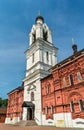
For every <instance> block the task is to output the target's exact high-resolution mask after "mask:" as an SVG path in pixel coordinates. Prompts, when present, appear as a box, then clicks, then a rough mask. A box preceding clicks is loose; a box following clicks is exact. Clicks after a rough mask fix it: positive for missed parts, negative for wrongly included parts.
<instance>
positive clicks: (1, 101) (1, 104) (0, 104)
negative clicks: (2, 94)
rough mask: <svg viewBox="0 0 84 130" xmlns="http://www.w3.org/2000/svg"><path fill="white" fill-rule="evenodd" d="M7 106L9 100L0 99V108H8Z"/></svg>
mask: <svg viewBox="0 0 84 130" xmlns="http://www.w3.org/2000/svg"><path fill="white" fill-rule="evenodd" d="M7 105H8V99H2V98H0V107H7Z"/></svg>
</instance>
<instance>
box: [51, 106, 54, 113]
mask: <svg viewBox="0 0 84 130" xmlns="http://www.w3.org/2000/svg"><path fill="white" fill-rule="evenodd" d="M53 108H54V107H53V105H52V106H51V114H53V112H54V110H53Z"/></svg>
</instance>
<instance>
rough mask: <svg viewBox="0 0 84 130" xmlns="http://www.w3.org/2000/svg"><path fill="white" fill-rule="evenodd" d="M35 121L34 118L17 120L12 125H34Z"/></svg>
mask: <svg viewBox="0 0 84 130" xmlns="http://www.w3.org/2000/svg"><path fill="white" fill-rule="evenodd" d="M36 125H37V123H36V122H35V121H34V120H27V121H19V122H17V123H15V124H14V126H36Z"/></svg>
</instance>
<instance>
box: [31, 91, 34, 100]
mask: <svg viewBox="0 0 84 130" xmlns="http://www.w3.org/2000/svg"><path fill="white" fill-rule="evenodd" d="M31 101H34V92H31Z"/></svg>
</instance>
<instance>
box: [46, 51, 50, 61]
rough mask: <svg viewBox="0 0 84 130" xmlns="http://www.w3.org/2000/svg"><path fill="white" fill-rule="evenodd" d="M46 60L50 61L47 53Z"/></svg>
mask: <svg viewBox="0 0 84 130" xmlns="http://www.w3.org/2000/svg"><path fill="white" fill-rule="evenodd" d="M46 60H47V61H49V52H48V51H47V52H46Z"/></svg>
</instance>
